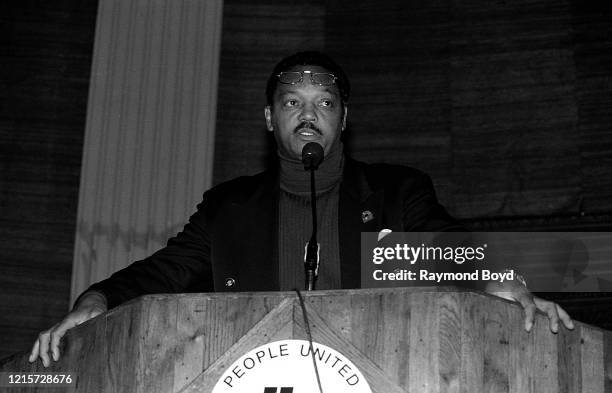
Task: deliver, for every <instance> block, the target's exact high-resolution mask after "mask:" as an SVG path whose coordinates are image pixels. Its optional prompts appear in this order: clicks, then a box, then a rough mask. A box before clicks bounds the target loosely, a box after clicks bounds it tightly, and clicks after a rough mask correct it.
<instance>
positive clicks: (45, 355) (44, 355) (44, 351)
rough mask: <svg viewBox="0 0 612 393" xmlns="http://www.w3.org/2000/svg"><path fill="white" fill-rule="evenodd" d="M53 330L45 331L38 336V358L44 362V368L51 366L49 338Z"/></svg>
mask: <svg viewBox="0 0 612 393" xmlns="http://www.w3.org/2000/svg"><path fill="white" fill-rule="evenodd" d="M51 330H52V329H49V330H45V331H44V332H42V333H40V334H39V335H38V356H40V359H41V360H42V362H43V366H45V367H47V366H49V363H50V361H49V337H50V335H51V333H50V332H51Z"/></svg>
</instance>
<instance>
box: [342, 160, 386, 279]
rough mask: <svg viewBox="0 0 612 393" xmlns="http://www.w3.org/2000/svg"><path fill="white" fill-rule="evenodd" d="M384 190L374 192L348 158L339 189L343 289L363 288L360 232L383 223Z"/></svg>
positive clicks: (360, 170) (373, 230) (358, 166)
mask: <svg viewBox="0 0 612 393" xmlns="http://www.w3.org/2000/svg"><path fill="white" fill-rule="evenodd" d="M383 201H384V191H383V190H376V191H375V190H372V189H371V188H370V186H369V184H368V181H367V178H366V174H365V172H364V170H363V168H362V166H361V164H360V163H358V162H356V161H354V160H352V159H350V158H348V157H346V163H345V167H344V174H343V178H342V184H341V185H340V202H339V203H340V206H339V217H338V219H339V222H338V224H339V225H338V226H339V231H340V236H339V239H340V270H341V274H340V277H341V282H342V288H347V289H348V288H359V287H361V232H378V230H379V228H381V225H382V223H383V221H382V220H383Z"/></svg>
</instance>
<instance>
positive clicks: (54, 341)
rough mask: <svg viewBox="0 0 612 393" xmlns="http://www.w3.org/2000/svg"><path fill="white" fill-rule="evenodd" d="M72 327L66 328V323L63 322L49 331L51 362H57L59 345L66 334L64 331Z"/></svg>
mask: <svg viewBox="0 0 612 393" xmlns="http://www.w3.org/2000/svg"><path fill="white" fill-rule="evenodd" d="M71 327H72V326H68V321H67V320H64V321H63V322H62V323H61V324H59V325H58V326H57V327H56V328H55V329H53V331H51V348H50V350H51V354H52V356H53V360H55V361H56V362H57V361H58V360H59V357H60V352H59V343H60V340H61V338H62V337H64V334H66V330H68V329H69V328H71Z"/></svg>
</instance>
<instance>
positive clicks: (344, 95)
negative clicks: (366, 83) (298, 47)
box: [266, 51, 351, 106]
mask: <svg viewBox="0 0 612 393" xmlns="http://www.w3.org/2000/svg"><path fill="white" fill-rule="evenodd" d="M305 65H313V66H319V67H323V68H325V69H326V70H328V71H329V72H331V73H332V74H334V75H335V76H336V78H337V79H336V85H337V86H338V90H340V98H341V99H342V102H343V103H344V104H346V103H347V102H348V98H349V93H350V90H351V86H350V84H349V80H348V78H347V76H346V74H345V73H344V71H343V70H342V68H341V67H340V66H339V65H338V64H337V63H336V62H335V61H333V60H332V59H331V58H330V57H329V56H327V55H326V54H324V53H321V52H317V51H305V52H298V53H295V54H293V55H291V56H289V57H285V58H284V59H282V60H281V61H280V62H278V64H276V66H275V67H274V70H272V74H270V77H269V78H268V83H267V85H266V100H267V102H268V105H270V106H271V105H272V103H273V102H274V92H275V91H276V86H277V85H278V77H277V75H278V74H280V73H281V72H284V71H288V70H290V69H291V68H293V67H295V66H305Z"/></svg>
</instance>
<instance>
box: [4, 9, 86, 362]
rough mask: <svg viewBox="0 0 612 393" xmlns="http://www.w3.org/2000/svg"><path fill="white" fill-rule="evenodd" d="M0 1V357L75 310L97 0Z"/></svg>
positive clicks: (23, 346)
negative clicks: (73, 283)
mask: <svg viewBox="0 0 612 393" xmlns="http://www.w3.org/2000/svg"><path fill="white" fill-rule="evenodd" d="M2 4H3V6H2V8H1V10H0V26H1V29H2V30H1V34H0V40H1V41H0V47H1V52H0V75H1V76H0V78H1V80H2V82H1V87H0V357H3V356H5V355H8V354H10V353H13V352H16V351H20V350H24V349H26V348H28V347H30V346H31V344H32V341H33V340H34V338H35V337H36V336H37V334H38V332H39V331H40V330H42V329H46V328H48V327H50V326H52V325H53V324H55V323H57V322H58V318H60V316H62V315H63V314H65V313H66V311H67V310H68V299H69V297H70V275H71V270H72V250H73V243H74V231H75V223H76V212H77V199H78V192H79V176H80V170H81V168H80V166H81V154H82V152H81V150H82V148H83V136H84V129H85V114H86V106H87V92H88V86H89V73H90V65H91V55H92V49H93V39H94V29H95V21H96V19H95V18H96V8H97V2H96V1H77V0H62V1H52V2H46V1H3V2H2Z"/></svg>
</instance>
